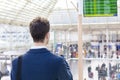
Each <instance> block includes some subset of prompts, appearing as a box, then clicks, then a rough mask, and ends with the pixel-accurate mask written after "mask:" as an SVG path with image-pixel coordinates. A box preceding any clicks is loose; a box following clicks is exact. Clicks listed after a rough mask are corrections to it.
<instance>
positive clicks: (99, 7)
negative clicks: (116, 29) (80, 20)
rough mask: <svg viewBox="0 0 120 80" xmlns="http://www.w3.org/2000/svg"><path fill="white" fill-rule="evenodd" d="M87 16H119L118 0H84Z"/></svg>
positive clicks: (84, 12) (84, 11) (84, 9)
mask: <svg viewBox="0 0 120 80" xmlns="http://www.w3.org/2000/svg"><path fill="white" fill-rule="evenodd" d="M83 14H84V16H85V17H100V16H101V17H102V16H103V17H105V16H117V0H83Z"/></svg>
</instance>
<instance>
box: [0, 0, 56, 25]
mask: <svg viewBox="0 0 120 80" xmlns="http://www.w3.org/2000/svg"><path fill="white" fill-rule="evenodd" d="M56 2H57V0H0V19H1V20H3V21H5V20H6V21H8V22H7V23H10V24H14V23H20V24H22V23H21V22H24V23H28V22H29V21H31V20H32V19H33V18H34V17H37V16H43V17H46V18H48V16H49V13H50V12H51V11H52V10H53V8H54V6H55V4H56ZM6 21H5V22H6ZM1 23H2V22H1ZM23 25H24V24H23Z"/></svg>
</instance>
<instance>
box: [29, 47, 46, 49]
mask: <svg viewBox="0 0 120 80" xmlns="http://www.w3.org/2000/svg"><path fill="white" fill-rule="evenodd" d="M42 48H47V47H46V46H32V47H31V49H42Z"/></svg>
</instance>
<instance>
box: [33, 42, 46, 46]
mask: <svg viewBox="0 0 120 80" xmlns="http://www.w3.org/2000/svg"><path fill="white" fill-rule="evenodd" d="M34 46H46V44H45V43H42V42H34Z"/></svg>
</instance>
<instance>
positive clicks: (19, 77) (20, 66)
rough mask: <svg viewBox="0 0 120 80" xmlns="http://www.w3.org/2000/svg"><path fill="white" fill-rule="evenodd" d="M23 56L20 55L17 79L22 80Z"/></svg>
mask: <svg viewBox="0 0 120 80" xmlns="http://www.w3.org/2000/svg"><path fill="white" fill-rule="evenodd" d="M21 68H22V56H19V57H18V62H17V74H16V80H21V70H22V69H21Z"/></svg>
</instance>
